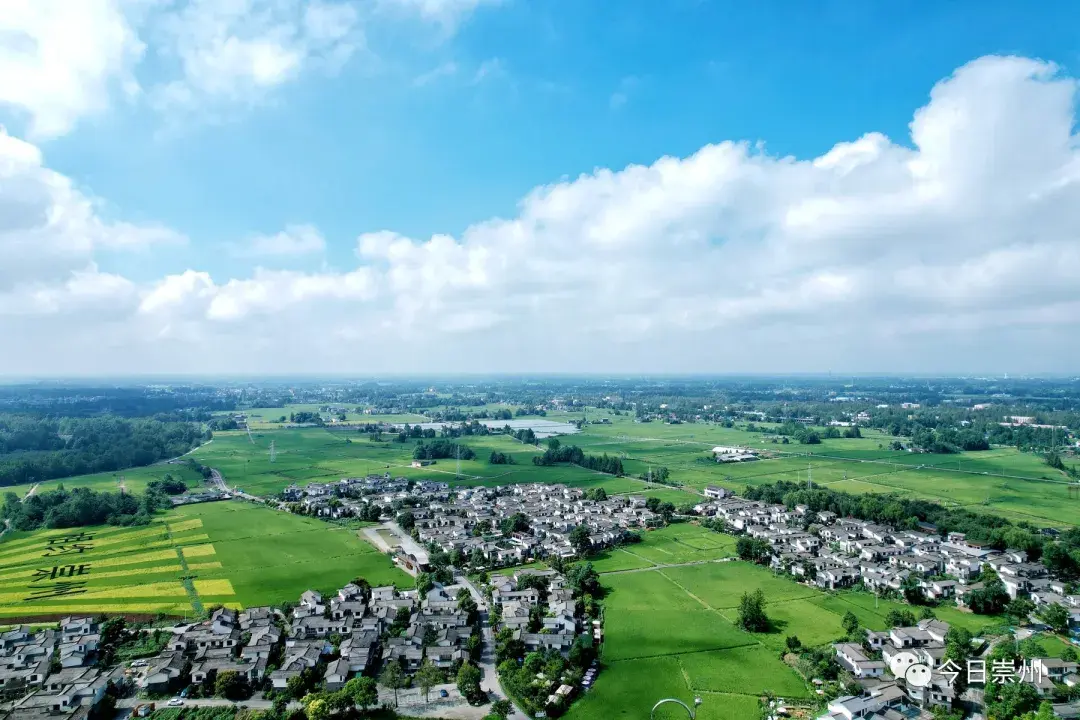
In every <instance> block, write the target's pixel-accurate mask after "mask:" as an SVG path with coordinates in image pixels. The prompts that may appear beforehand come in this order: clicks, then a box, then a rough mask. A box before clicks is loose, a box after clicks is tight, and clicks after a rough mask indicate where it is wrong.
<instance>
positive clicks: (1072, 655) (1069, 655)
mask: <svg viewBox="0 0 1080 720" xmlns="http://www.w3.org/2000/svg"><path fill="white" fill-rule="evenodd" d="M1061 659H1062V660H1064V661H1065V662H1076V650H1074V649H1073V648H1071V647H1067V648H1065V649H1064V650H1062V651H1061Z"/></svg>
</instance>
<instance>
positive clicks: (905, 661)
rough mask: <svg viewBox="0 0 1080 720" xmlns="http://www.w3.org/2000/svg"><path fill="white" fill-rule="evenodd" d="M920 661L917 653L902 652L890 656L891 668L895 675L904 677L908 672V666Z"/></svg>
mask: <svg viewBox="0 0 1080 720" xmlns="http://www.w3.org/2000/svg"><path fill="white" fill-rule="evenodd" d="M917 662H919V658H917V657H915V653H909V652H906V651H905V652H900V653H896V654H895V655H893V656H892V657H891V658H889V670H890V672H892V674H893V677H895V678H902V677H904V676H905V675H906V674H907V671H908V668H909V667H911V666H912V665H914V664H915V663H917Z"/></svg>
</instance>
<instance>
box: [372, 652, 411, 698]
mask: <svg viewBox="0 0 1080 720" xmlns="http://www.w3.org/2000/svg"><path fill="white" fill-rule="evenodd" d="M407 680H408V678H406V677H405V672H404V671H403V670H402V669H401V666H400V665H398V664H397V663H396V662H389V663H387V664H386V667H385V668H383V671H382V674H381V675H379V682H381V683H382V684H383V685H384V686H385V687H388V688H390V689H391V690H393V691H394V707H397V702H398V697H397V691H398V690H400V689H401V688H403V687H405V683H406V681H407Z"/></svg>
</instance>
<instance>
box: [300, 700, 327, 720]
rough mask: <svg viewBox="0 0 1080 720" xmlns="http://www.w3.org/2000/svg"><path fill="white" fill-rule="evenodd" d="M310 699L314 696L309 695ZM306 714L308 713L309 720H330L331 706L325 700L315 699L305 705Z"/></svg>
mask: <svg viewBox="0 0 1080 720" xmlns="http://www.w3.org/2000/svg"><path fill="white" fill-rule="evenodd" d="M308 697H312V696H310V695H309V696H308ZM305 699H306V698H305ZM304 712H305V713H307V716H308V720H329V718H330V705H329V704H328V703H327V702H326V700H325V699H324V698H321V697H313V698H312V699H311V700H310V701H309V702H307V703H305V704H304Z"/></svg>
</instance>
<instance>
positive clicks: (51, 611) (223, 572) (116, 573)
mask: <svg viewBox="0 0 1080 720" xmlns="http://www.w3.org/2000/svg"><path fill="white" fill-rule="evenodd" d="M354 577H364V578H365V579H367V580H368V581H369V582H371V583H372V584H373V585H382V584H394V583H396V584H399V585H403V586H407V585H410V584H411V582H412V581H411V578H409V577H408V576H407V575H405V573H403V572H402V571H400V570H398V569H397V568H395V567H394V566H393V565H392V563H391V562H390V560H389V559H388V558H387V557H385V556H384V555H382V554H381V553H379V552H377V551H376V550H375V548H373V547H372V546H371V545H369V544H368V543H366V542H364V541H363V540H361V539H360V538H359V537H357V536H356V533H355V532H354V531H350V530H346V529H344V528H338V527H335V526H332V525H328V524H326V523H323V522H321V521H318V520H312V519H310V518H302V517H298V516H293V515H288V514H285V513H279V512H276V511H274V510H270V509H268V508H264V507H261V506H258V505H252V504H248V503H241V502H231V503H229V502H219V503H206V504H200V505H189V506H185V507H181V508H179V509H177V510H173V511H171V512H169V513H168V514H166V515H163V516H161V517H159V518H156V519H155V520H154V521H153V522H152V523H151V524H150V525H149V526H145V527H131V528H118V527H108V526H104V527H95V528H74V529H70V530H46V531H37V532H32V533H12V534H10V535H8V536H6V538H5V540H4V541H3V542H0V620H4V619H22V618H34V617H46V616H55V615H66V614H76V615H77V614H97V613H102V612H104V613H113V614H129V615H130V614H138V615H148V614H158V613H162V614H166V615H173V616H195V615H198V614H200V613H202V612H204V611H205V609H206V608H207V607H210V606H213V605H226V606H229V607H248V606H254V605H265V604H276V603H280V602H282V601H285V600H295V599H296V598H297V597H298V596H299V595H300V593H302V592H303V591H304V590H307V589H316V590H322V591H333V590H336V589H337V588H338V587H340V586H341V585H343V584H345V583H347V582H348V581H350V580H352V579H353V578H354Z"/></svg>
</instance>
